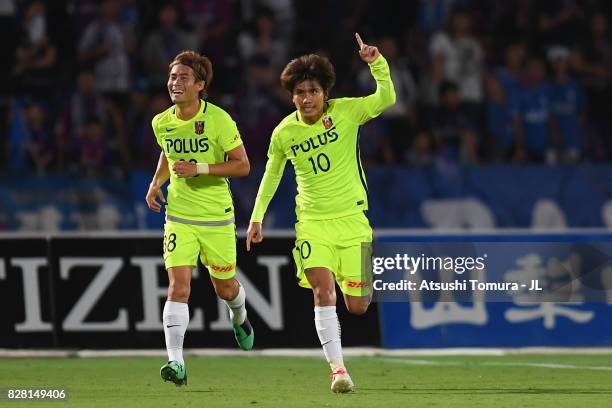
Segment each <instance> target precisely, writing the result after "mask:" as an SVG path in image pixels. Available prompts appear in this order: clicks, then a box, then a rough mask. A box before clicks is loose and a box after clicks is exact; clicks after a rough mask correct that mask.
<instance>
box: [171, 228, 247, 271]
mask: <svg viewBox="0 0 612 408" xmlns="http://www.w3.org/2000/svg"><path fill="white" fill-rule="evenodd" d="M198 255H199V256H200V260H201V261H202V264H203V265H206V267H207V268H208V272H209V273H210V274H211V275H212V276H214V277H215V278H217V279H230V278H233V277H234V275H236V226H235V224H234V223H231V224H228V225H221V226H201V225H191V224H183V223H180V222H176V221H169V220H166V224H165V225H164V263H165V264H166V269H168V268H172V267H174V266H185V265H186V266H196V265H197V260H198Z"/></svg>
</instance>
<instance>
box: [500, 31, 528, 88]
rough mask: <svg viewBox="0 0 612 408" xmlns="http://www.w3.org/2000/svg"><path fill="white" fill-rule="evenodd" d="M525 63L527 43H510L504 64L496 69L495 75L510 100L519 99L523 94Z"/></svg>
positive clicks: (505, 53)
mask: <svg viewBox="0 0 612 408" xmlns="http://www.w3.org/2000/svg"><path fill="white" fill-rule="evenodd" d="M524 65H525V45H524V44H523V43H521V42H515V43H513V44H510V45H509V46H508V47H507V48H506V50H505V52H504V65H503V66H501V67H498V68H496V69H495V76H496V77H497V79H498V80H499V82H500V83H501V86H502V87H503V88H504V93H505V94H506V98H507V99H508V100H518V98H519V97H520V94H521V88H522V85H523V79H524V76H525V73H524Z"/></svg>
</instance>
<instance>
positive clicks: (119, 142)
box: [56, 71, 129, 167]
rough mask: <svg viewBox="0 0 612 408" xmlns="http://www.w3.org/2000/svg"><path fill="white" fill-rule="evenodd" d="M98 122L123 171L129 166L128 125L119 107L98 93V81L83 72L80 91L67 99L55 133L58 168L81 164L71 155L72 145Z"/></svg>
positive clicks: (76, 157)
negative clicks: (90, 124) (88, 125)
mask: <svg viewBox="0 0 612 408" xmlns="http://www.w3.org/2000/svg"><path fill="white" fill-rule="evenodd" d="M91 118H96V119H97V120H98V121H99V122H100V123H102V124H103V127H104V128H105V129H106V134H107V137H106V138H105V143H107V144H108V145H109V147H110V148H111V149H112V150H113V151H114V152H115V154H114V157H115V158H116V159H117V162H118V163H120V164H121V165H122V166H123V167H127V163H128V162H129V150H128V148H127V145H126V136H125V122H124V119H123V116H122V115H121V113H120V111H119V110H118V109H117V107H116V106H115V105H114V104H112V103H109V102H108V100H107V99H106V98H104V97H103V96H102V95H100V94H99V93H98V92H97V91H96V77H95V76H94V75H93V73H92V72H90V71H82V72H80V73H79V74H78V77H77V87H76V89H75V91H74V92H73V93H72V95H70V96H69V97H68V100H67V101H66V105H65V106H64V108H63V111H62V113H61V119H60V120H59V121H58V126H57V129H56V132H57V134H58V137H59V152H58V153H59V164H60V166H61V167H71V166H70V165H71V164H72V163H79V162H80V160H79V158H78V156H74V151H73V152H71V149H70V144H71V143H72V141H73V140H76V139H77V138H81V137H82V136H83V134H84V132H85V124H86V122H87V121H88V120H90V119H91Z"/></svg>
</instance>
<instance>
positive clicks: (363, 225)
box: [293, 213, 372, 296]
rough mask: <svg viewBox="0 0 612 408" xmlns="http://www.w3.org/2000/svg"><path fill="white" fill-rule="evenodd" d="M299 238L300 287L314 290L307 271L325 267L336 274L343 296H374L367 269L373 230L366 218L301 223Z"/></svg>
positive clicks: (296, 256) (297, 228)
mask: <svg viewBox="0 0 612 408" xmlns="http://www.w3.org/2000/svg"><path fill="white" fill-rule="evenodd" d="M295 235H296V240H295V247H294V248H293V259H294V260H295V265H296V274H297V278H298V284H299V285H300V286H302V287H305V288H311V286H310V283H309V282H308V279H307V278H306V274H305V273H304V270H305V269H308V268H316V267H319V268H320V267H323V268H327V269H329V270H330V271H331V272H332V273H333V274H334V277H335V279H336V283H338V286H340V289H341V290H342V293H345V294H347V295H350V296H369V295H370V293H371V289H372V288H371V285H372V271H371V269H370V268H367V267H364V265H369V264H370V262H369V261H368V259H369V258H371V243H372V228H371V227H370V223H369V222H368V219H367V218H366V216H365V214H363V213H358V214H355V215H350V216H347V217H342V218H336V219H332V220H316V221H299V222H298V223H296V224H295ZM365 262H367V264H366V263H365Z"/></svg>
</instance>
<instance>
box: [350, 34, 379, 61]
mask: <svg viewBox="0 0 612 408" xmlns="http://www.w3.org/2000/svg"><path fill="white" fill-rule="evenodd" d="M355 38H356V39H357V44H358V45H359V56H360V57H361V59H362V60H363V61H364V62H367V63H368V64H369V63H371V62H373V61H374V60H375V59H376V58H378V56H379V55H380V52H379V51H378V48H376V47H374V46H373V45H367V44H364V43H363V41H362V40H361V36H360V35H359V33H355Z"/></svg>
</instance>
